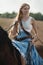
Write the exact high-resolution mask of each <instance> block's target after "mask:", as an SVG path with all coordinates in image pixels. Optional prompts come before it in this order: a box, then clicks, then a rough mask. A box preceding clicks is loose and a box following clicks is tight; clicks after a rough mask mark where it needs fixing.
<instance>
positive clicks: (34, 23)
mask: <svg viewBox="0 0 43 65" xmlns="http://www.w3.org/2000/svg"><path fill="white" fill-rule="evenodd" d="M32 26H33V29H34V32H35V34H34V35H33V37H34V41H36V40H38V32H37V26H36V21H35V19H32Z"/></svg>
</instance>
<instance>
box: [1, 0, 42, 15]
mask: <svg viewBox="0 0 43 65" xmlns="http://www.w3.org/2000/svg"><path fill="white" fill-rule="evenodd" d="M23 3H28V4H30V7H31V8H30V12H33V13H37V12H41V13H42V14H43V0H0V13H5V12H10V13H11V12H13V11H15V12H18V11H19V8H20V6H21V5H22V4H23Z"/></svg>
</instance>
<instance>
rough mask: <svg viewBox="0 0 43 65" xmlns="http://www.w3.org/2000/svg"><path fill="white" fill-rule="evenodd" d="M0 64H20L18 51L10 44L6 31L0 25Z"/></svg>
mask: <svg viewBox="0 0 43 65" xmlns="http://www.w3.org/2000/svg"><path fill="white" fill-rule="evenodd" d="M0 65H22V63H21V54H20V52H19V51H18V50H17V49H16V48H15V47H14V46H13V45H12V42H11V40H10V38H9V37H8V33H7V32H6V31H5V30H4V29H3V28H2V27H1V26H0Z"/></svg>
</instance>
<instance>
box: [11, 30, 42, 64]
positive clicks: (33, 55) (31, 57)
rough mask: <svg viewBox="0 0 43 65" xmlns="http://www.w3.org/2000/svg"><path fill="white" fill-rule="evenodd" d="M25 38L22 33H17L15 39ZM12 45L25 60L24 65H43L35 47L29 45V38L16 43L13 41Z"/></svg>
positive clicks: (24, 34)
mask: <svg viewBox="0 0 43 65" xmlns="http://www.w3.org/2000/svg"><path fill="white" fill-rule="evenodd" d="M25 36H27V34H26V33H25V32H24V31H22V32H20V33H19V35H18V36H17V38H22V37H25ZM12 44H13V46H15V47H16V49H18V51H19V52H20V53H21V55H22V56H23V57H24V58H25V59H26V65H43V59H42V58H41V57H40V55H39V54H38V52H37V50H36V48H35V46H34V45H33V44H32V43H31V38H27V39H24V40H22V41H17V40H14V39H13V40H12Z"/></svg>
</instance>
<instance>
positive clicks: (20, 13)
mask: <svg viewBox="0 0 43 65" xmlns="http://www.w3.org/2000/svg"><path fill="white" fill-rule="evenodd" d="M25 6H28V7H29V9H30V5H29V4H27V3H24V4H22V6H21V8H20V10H19V15H18V21H21V20H22V18H23V13H22V8H24V7H25Z"/></svg>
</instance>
